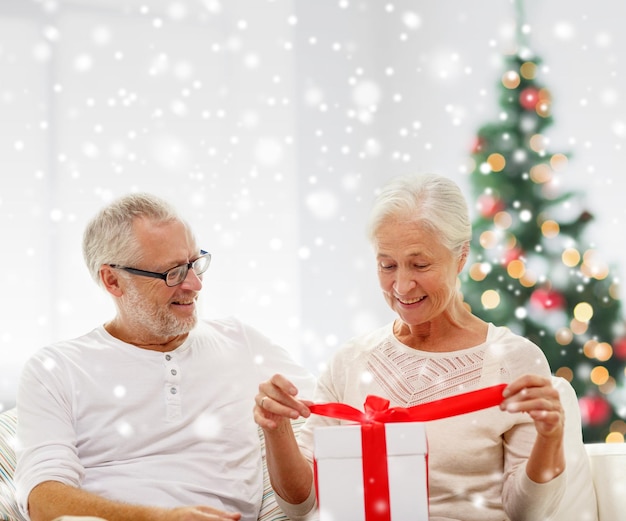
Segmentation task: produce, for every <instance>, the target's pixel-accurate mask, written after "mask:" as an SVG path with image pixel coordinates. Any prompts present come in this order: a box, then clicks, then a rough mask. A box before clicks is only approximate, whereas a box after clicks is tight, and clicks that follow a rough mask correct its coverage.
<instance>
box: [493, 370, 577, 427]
mask: <svg viewBox="0 0 626 521" xmlns="http://www.w3.org/2000/svg"><path fill="white" fill-rule="evenodd" d="M503 396H504V401H503V402H502V403H501V404H500V408H501V409H502V410H503V411H508V412H525V413H528V415H529V416H530V417H531V418H532V419H533V420H534V422H535V428H536V429H537V434H539V435H540V436H543V437H546V438H552V437H556V438H562V437H563V429H564V424H565V413H564V411H563V407H562V406H561V400H560V398H559V392H558V391H557V390H556V389H555V388H554V387H553V386H552V380H551V379H550V378H545V377H542V376H538V375H525V376H521V377H520V378H518V379H517V380H515V381H514V382H512V383H511V384H509V385H508V386H507V387H506V388H505V389H504V392H503Z"/></svg>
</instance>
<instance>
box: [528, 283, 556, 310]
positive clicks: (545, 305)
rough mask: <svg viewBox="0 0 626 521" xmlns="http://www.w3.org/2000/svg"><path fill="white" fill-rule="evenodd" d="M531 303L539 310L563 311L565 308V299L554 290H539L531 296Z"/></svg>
mask: <svg viewBox="0 0 626 521" xmlns="http://www.w3.org/2000/svg"><path fill="white" fill-rule="evenodd" d="M530 303H531V304H532V305H533V306H535V307H536V308H539V309H545V310H557V309H563V308H564V307H565V297H564V296H563V295H562V294H561V293H559V292H558V291H555V290H553V289H546V288H537V289H536V290H535V291H533V292H532V293H531V295H530Z"/></svg>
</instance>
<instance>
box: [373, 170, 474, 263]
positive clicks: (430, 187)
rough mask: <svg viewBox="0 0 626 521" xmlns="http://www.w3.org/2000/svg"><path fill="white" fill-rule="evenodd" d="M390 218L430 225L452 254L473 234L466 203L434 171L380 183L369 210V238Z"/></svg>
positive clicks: (451, 183) (463, 245)
mask: <svg viewBox="0 0 626 521" xmlns="http://www.w3.org/2000/svg"><path fill="white" fill-rule="evenodd" d="M389 219H402V220H409V221H412V222H419V223H421V224H423V225H426V226H429V227H430V228H431V229H433V230H434V231H435V232H437V234H438V235H439V236H440V237H441V240H442V243H443V244H444V245H445V246H446V247H447V248H448V249H449V250H450V251H451V252H452V253H453V254H454V255H460V254H461V253H462V252H463V251H464V250H465V249H466V248H467V246H468V244H469V241H470V240H471V237H472V225H471V222H470V218H469V212H468V208H467V202H466V201H465V198H464V197H463V194H462V192H461V190H460V188H459V187H458V185H457V184H456V183H454V182H453V181H452V180H450V179H448V178H447V177H443V176H441V175H437V174H421V175H405V176H399V177H395V178H393V179H392V180H391V181H390V182H389V183H387V184H386V185H385V186H383V188H382V190H381V192H380V193H379V194H378V196H377V197H376V200H375V201H374V206H373V208H372V211H371V212H370V218H369V223H368V227H367V233H368V237H369V239H370V241H372V242H373V241H374V239H375V237H376V233H377V232H378V229H379V228H380V226H381V225H382V224H383V223H384V222H385V221H387V220H389Z"/></svg>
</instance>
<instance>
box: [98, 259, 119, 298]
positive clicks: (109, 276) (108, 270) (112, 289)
mask: <svg viewBox="0 0 626 521" xmlns="http://www.w3.org/2000/svg"><path fill="white" fill-rule="evenodd" d="M99 273H100V280H101V281H102V285H103V286H104V289H106V290H107V291H108V292H109V293H110V294H111V295H113V296H115V297H121V296H122V295H123V294H124V292H123V291H122V288H120V277H119V274H118V273H117V270H116V269H115V268H112V267H111V266H109V265H108V264H103V265H102V266H100V272H99Z"/></svg>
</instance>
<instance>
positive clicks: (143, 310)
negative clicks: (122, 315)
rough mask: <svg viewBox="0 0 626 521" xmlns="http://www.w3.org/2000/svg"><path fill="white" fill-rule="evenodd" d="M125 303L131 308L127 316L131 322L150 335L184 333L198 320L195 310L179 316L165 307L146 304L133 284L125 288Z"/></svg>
mask: <svg viewBox="0 0 626 521" xmlns="http://www.w3.org/2000/svg"><path fill="white" fill-rule="evenodd" d="M126 305H127V306H128V309H130V310H131V311H130V313H129V316H130V318H131V320H132V322H133V323H135V324H137V325H138V327H139V328H140V329H141V330H143V331H147V332H148V334H149V335H151V336H157V337H160V338H171V337H174V336H178V335H184V334H187V333H189V332H190V331H191V330H192V329H193V328H194V327H195V325H196V323H197V322H198V317H197V316H196V313H195V312H194V314H193V315H192V316H190V317H187V318H180V317H177V316H176V315H174V314H173V313H171V312H170V310H169V308H167V307H158V306H156V305H154V304H148V303H147V302H146V299H145V298H144V297H143V296H142V295H141V294H140V292H139V291H138V290H137V288H136V287H135V286H130V287H128V288H127V291H126Z"/></svg>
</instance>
